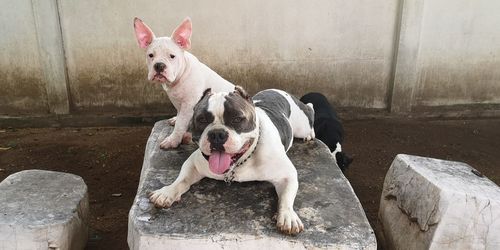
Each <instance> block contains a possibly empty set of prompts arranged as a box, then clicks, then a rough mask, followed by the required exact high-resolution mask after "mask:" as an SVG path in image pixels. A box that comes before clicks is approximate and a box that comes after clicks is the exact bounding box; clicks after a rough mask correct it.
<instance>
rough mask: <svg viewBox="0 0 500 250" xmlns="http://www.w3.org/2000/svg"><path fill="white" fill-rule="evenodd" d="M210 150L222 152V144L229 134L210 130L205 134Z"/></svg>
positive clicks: (218, 130)
mask: <svg viewBox="0 0 500 250" xmlns="http://www.w3.org/2000/svg"><path fill="white" fill-rule="evenodd" d="M207 136H208V141H209V142H210V144H211V148H212V149H215V150H224V143H225V142H226V141H227V138H228V137H229V133H228V132H227V131H226V130H224V129H214V130H210V131H209V132H208V134H207Z"/></svg>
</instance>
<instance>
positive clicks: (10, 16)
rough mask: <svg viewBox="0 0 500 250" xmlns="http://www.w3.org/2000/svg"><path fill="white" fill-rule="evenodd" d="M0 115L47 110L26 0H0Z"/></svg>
mask: <svg viewBox="0 0 500 250" xmlns="http://www.w3.org/2000/svg"><path fill="white" fill-rule="evenodd" d="M0 6H2V7H1V8H0V34H1V35H0V115H8V114H11V115H13V114H29V113H47V112H48V107H47V92H46V89H45V82H44V76H43V71H42V65H41V63H40V56H39V51H38V42H37V34H36V27H35V21H34V15H33V9H32V6H31V1H30V0H19V1H9V0H0Z"/></svg>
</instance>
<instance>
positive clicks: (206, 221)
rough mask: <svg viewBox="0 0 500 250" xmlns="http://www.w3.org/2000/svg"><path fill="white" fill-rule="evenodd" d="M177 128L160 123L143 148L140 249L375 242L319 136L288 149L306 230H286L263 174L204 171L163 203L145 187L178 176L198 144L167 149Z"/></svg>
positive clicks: (132, 224)
mask: <svg viewBox="0 0 500 250" xmlns="http://www.w3.org/2000/svg"><path fill="white" fill-rule="evenodd" d="M171 130H172V127H170V126H167V125H166V122H165V121H160V122H158V123H156V124H155V126H154V128H153V130H152V133H151V136H150V137H149V140H148V143H147V146H146V151H145V155H144V164H143V168H142V173H141V179H140V182H139V188H138V192H137V196H136V198H135V200H134V203H133V205H132V208H131V210H130V213H129V231H128V244H129V247H130V248H131V249H133V250H137V249H223V248H224V249H235V248H240V249H258V248H262V249H280V248H281V249H311V248H333V249H376V247H377V245H376V240H375V235H374V233H373V230H372V229H371V227H370V225H369V223H368V221H367V219H366V216H365V214H364V212H363V210H362V208H361V205H360V203H359V201H358V199H357V197H356V196H355V195H354V192H353V190H352V188H351V185H350V184H349V182H348V181H347V180H346V178H345V177H344V176H343V174H342V173H341V171H340V170H339V169H338V167H337V166H336V165H335V163H334V160H333V158H332V157H331V155H330V153H329V152H328V149H327V147H326V146H325V145H324V144H323V143H321V142H317V141H315V142H308V143H303V142H296V143H295V144H294V146H293V147H292V149H291V150H290V152H289V153H288V154H289V156H290V158H291V159H292V161H293V162H294V164H295V166H296V167H297V170H298V174H299V183H300V187H299V191H298V194H297V198H296V200H295V210H296V211H297V213H298V215H299V216H300V217H301V219H302V222H303V223H304V226H305V231H304V232H302V233H301V234H299V235H298V236H285V235H282V234H280V233H279V232H278V231H277V229H276V222H275V221H274V220H273V219H272V217H273V215H274V213H275V212H276V204H277V196H276V192H275V190H274V188H273V186H272V185H271V184H269V183H265V182H249V183H232V184H231V185H230V186H228V185H227V184H226V183H224V182H222V181H215V180H211V179H204V180H202V181H201V182H200V183H197V184H195V185H193V186H192V187H191V189H190V190H189V191H188V192H187V193H185V194H184V195H183V196H182V199H181V201H180V203H176V204H174V205H173V206H172V207H171V208H168V209H157V208H155V207H154V206H152V204H151V203H150V202H149V201H148V198H147V192H148V191H151V190H155V189H158V188H160V187H162V186H163V185H166V184H170V183H172V182H173V181H174V179H175V178H176V177H177V175H178V173H179V170H180V167H181V165H182V163H183V162H184V160H185V159H186V158H187V157H188V156H189V155H190V154H191V152H193V151H194V150H195V146H194V145H181V148H180V149H178V150H170V151H163V150H161V149H160V148H159V143H160V141H161V140H162V139H163V138H165V137H166V136H167V135H168V134H169V133H170V132H171Z"/></svg>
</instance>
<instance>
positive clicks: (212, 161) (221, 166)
mask: <svg viewBox="0 0 500 250" xmlns="http://www.w3.org/2000/svg"><path fill="white" fill-rule="evenodd" d="M208 166H209V167H210V171H212V173H214V174H223V173H224V172H226V171H227V170H228V169H229V167H230V166H231V155H230V154H228V153H226V152H220V151H212V154H211V155H210V156H209V157H208Z"/></svg>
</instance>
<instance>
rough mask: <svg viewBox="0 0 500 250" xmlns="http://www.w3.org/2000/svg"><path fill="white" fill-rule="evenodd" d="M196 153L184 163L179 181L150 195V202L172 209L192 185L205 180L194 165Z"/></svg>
mask: <svg viewBox="0 0 500 250" xmlns="http://www.w3.org/2000/svg"><path fill="white" fill-rule="evenodd" d="M195 153H196V151H195V152H194V153H192V154H191V156H190V157H189V158H188V159H187V160H186V161H185V162H184V164H183V165H182V168H181V172H180V173H179V176H177V179H176V180H175V181H174V182H173V183H172V184H170V185H168V186H164V187H162V188H160V189H158V190H156V191H153V192H151V193H150V194H149V200H150V201H151V202H152V203H153V204H154V205H155V206H156V207H165V208H167V207H170V206H171V205H172V203H174V202H176V201H179V200H180V199H181V195H182V194H184V193H185V192H186V191H188V190H189V188H190V187H191V185H193V184H194V183H196V182H198V181H200V180H201V179H203V177H204V176H202V175H201V174H200V173H199V172H198V170H197V169H196V166H195V165H194V154H195Z"/></svg>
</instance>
